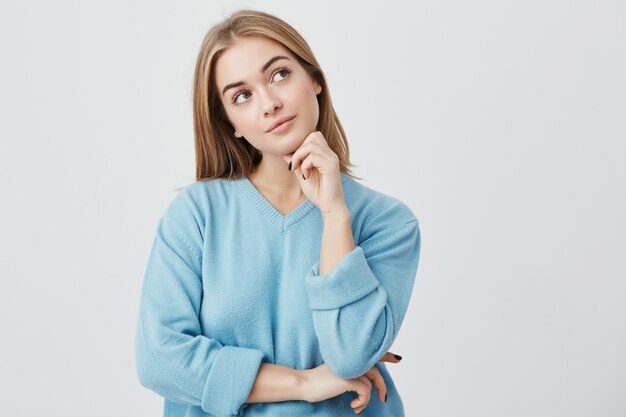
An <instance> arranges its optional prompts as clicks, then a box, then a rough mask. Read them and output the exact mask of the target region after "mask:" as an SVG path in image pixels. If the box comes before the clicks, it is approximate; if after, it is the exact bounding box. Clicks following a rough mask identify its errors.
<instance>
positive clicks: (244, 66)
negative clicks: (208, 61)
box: [215, 37, 322, 156]
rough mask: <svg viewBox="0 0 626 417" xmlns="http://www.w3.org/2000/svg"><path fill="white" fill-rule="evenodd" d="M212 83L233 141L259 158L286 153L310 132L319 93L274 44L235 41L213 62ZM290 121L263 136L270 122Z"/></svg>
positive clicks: (262, 40) (251, 39)
mask: <svg viewBox="0 0 626 417" xmlns="http://www.w3.org/2000/svg"><path fill="white" fill-rule="evenodd" d="M276 57H279V58H276ZM280 57H284V58H280ZM268 64H269V65H268ZM215 82H216V85H217V88H218V94H219V95H220V100H221V102H222V105H223V106H224V109H225V110H226V115H227V116H228V119H229V121H230V123H231V125H232V127H233V131H234V132H235V131H236V134H235V135H236V136H237V137H239V138H240V139H237V140H247V141H248V142H250V144H251V145H252V146H254V147H255V148H257V149H258V150H260V151H261V152H263V153H269V154H272V155H277V156H279V155H286V154H290V153H292V152H294V151H295V150H296V149H297V148H298V147H299V146H300V145H301V144H302V142H303V141H304V139H305V138H306V136H307V135H308V134H309V133H311V132H314V131H315V130H316V127H317V121H318V118H319V105H318V102H317V95H318V94H319V93H320V92H321V91H322V88H321V86H320V85H319V84H318V83H317V82H316V81H314V80H313V78H312V77H311V76H310V75H309V74H308V73H307V72H306V71H305V70H304V68H303V67H302V66H301V65H300V63H299V62H298V61H297V60H296V59H295V58H294V57H293V55H292V54H291V53H290V52H289V50H288V49H286V48H285V47H283V46H282V45H281V44H280V43H278V42H275V41H271V40H268V39H265V38H258V37H247V38H242V39H240V40H239V41H237V43H236V44H235V45H234V46H232V47H230V48H229V49H227V50H226V51H225V52H224V53H223V54H222V55H221V56H220V57H219V58H218V60H217V62H216V64H215ZM240 82H241V83H240ZM224 89H226V91H224ZM292 116H295V118H294V119H293V120H292V121H291V122H289V123H288V124H287V125H285V126H283V127H282V130H281V131H271V132H268V129H269V128H270V125H271V124H272V123H274V122H275V121H277V120H279V119H281V118H283V117H292ZM285 128H286V129H285Z"/></svg>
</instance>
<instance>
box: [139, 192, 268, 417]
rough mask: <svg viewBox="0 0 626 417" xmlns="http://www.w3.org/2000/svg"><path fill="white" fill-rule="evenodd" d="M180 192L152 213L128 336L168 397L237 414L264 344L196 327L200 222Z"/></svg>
mask: <svg viewBox="0 0 626 417" xmlns="http://www.w3.org/2000/svg"><path fill="white" fill-rule="evenodd" d="M183 193H184V192H183ZM184 198H186V197H185V196H184V195H183V194H181V195H180V198H177V200H176V203H175V205H174V206H173V207H172V208H171V211H170V212H169V213H168V212H166V214H165V215H164V216H163V217H162V219H161V220H160V222H159V225H158V227H157V233H156V237H155V239H154V242H153V246H152V249H151V253H150V257H149V260H148V265H147V269H146V272H145V276H144V281H143V286H142V289H141V301H140V308H139V310H140V311H139V318H138V321H137V331H136V337H135V354H136V370H137V375H138V378H139V381H140V382H141V384H142V385H143V386H145V387H147V388H149V389H151V390H153V391H154V392H156V393H157V394H159V395H161V396H162V397H164V398H166V399H168V400H171V401H174V402H177V403H181V404H186V405H189V406H198V407H200V408H202V410H203V411H205V412H207V413H211V414H214V415H216V416H219V417H226V416H234V415H241V414H242V413H243V410H244V408H245V407H246V406H247V404H245V403H244V401H245V400H246V398H247V397H248V394H249V392H250V389H251V387H252V385H253V383H254V381H255V378H256V375H257V372H258V370H259V366H260V365H261V361H262V359H263V356H264V352H262V351H260V350H257V349H249V348H245V347H238V346H225V345H222V344H221V343H220V342H219V341H218V340H216V339H212V338H209V337H207V336H205V335H203V334H202V330H201V326H200V322H199V318H198V317H199V311H200V304H201V300H202V291H203V290H202V279H201V275H202V273H201V269H202V256H201V253H202V249H201V248H202V236H201V235H200V233H201V228H200V227H198V224H197V221H196V219H195V218H194V213H193V212H192V211H191V210H188V206H186V205H184V204H182V205H181V204H180V203H183V202H184V201H185V200H184ZM196 214H197V213H196ZM170 215H171V217H170Z"/></svg>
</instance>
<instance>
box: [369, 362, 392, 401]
mask: <svg viewBox="0 0 626 417" xmlns="http://www.w3.org/2000/svg"><path fill="white" fill-rule="evenodd" d="M365 376H367V377H368V378H369V379H370V380H371V381H372V382H373V383H374V386H375V387H376V391H377V393H378V400H379V401H380V402H381V403H384V402H385V397H386V396H387V384H385V380H384V379H383V376H382V375H381V374H380V371H379V370H378V368H377V367H375V366H372V367H371V368H370V370H369V371H367V372H366V373H365Z"/></svg>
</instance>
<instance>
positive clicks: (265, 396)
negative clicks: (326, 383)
mask: <svg viewBox="0 0 626 417" xmlns="http://www.w3.org/2000/svg"><path fill="white" fill-rule="evenodd" d="M303 379H304V374H303V371H300V370H297V369H293V368H289V367H287V366H283V365H276V364H272V363H267V362H263V363H261V366H260V367H259V372H258V373H257V376H256V379H255V381H254V385H253V386H252V389H251V390H250V394H249V396H248V399H247V400H246V401H245V402H247V403H270V402H278V401H289V400H302V401H304V395H303V392H302V383H303Z"/></svg>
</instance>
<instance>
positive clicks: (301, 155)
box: [291, 142, 321, 171]
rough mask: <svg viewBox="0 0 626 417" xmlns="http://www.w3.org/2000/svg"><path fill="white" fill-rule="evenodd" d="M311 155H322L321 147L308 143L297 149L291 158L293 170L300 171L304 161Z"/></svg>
mask: <svg viewBox="0 0 626 417" xmlns="http://www.w3.org/2000/svg"><path fill="white" fill-rule="evenodd" d="M311 153H321V147H320V146H319V145H318V144H316V143H313V142H307V143H304V144H302V145H301V146H300V147H299V148H298V149H296V151H295V152H294V153H293V155H292V156H291V170H292V171H295V170H296V169H298V168H299V167H300V164H301V163H302V161H303V160H304V159H305V158H306V157H307V156H308V155H309V154H311Z"/></svg>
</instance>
